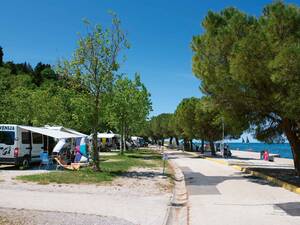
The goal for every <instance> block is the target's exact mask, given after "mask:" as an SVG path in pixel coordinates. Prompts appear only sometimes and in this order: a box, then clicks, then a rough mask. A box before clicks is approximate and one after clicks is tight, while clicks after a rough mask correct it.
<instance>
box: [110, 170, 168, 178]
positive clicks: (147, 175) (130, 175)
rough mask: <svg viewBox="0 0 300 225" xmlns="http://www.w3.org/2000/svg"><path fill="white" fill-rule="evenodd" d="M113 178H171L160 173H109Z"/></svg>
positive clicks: (166, 174)
mask: <svg viewBox="0 0 300 225" xmlns="http://www.w3.org/2000/svg"><path fill="white" fill-rule="evenodd" d="M109 173H110V174H111V175H113V176H117V177H124V178H135V179H153V178H156V177H161V178H164V177H169V178H172V176H171V174H169V173H165V174H163V173H162V171H161V172H159V171H129V172H124V171H112V172H109Z"/></svg>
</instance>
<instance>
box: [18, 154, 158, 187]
mask: <svg viewBox="0 0 300 225" xmlns="http://www.w3.org/2000/svg"><path fill="white" fill-rule="evenodd" d="M160 166H162V160H161V155H160V154H158V153H156V152H153V151H149V150H145V149H144V150H138V151H131V152H129V153H126V154H125V155H118V154H107V155H105V153H104V156H101V162H100V167H101V170H102V171H101V172H94V171H93V170H92V168H90V167H88V168H82V169H80V170H79V171H68V170H64V171H55V172H50V173H41V174H33V175H25V176H18V177H16V179H17V180H21V181H27V182H28V181H29V182H37V183H39V184H49V183H58V184H81V183H86V184H99V183H103V182H110V181H113V180H114V179H115V178H117V177H122V176H126V173H127V172H128V171H129V169H130V168H133V167H141V168H157V167H160ZM127 175H128V174H127Z"/></svg>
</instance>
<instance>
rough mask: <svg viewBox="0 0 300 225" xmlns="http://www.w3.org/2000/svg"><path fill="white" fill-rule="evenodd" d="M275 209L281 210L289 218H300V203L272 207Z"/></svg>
mask: <svg viewBox="0 0 300 225" xmlns="http://www.w3.org/2000/svg"><path fill="white" fill-rule="evenodd" d="M274 208H275V209H278V208H279V209H281V210H283V211H284V212H285V213H286V214H288V215H290V216H300V202H286V203H278V204H275V205H274Z"/></svg>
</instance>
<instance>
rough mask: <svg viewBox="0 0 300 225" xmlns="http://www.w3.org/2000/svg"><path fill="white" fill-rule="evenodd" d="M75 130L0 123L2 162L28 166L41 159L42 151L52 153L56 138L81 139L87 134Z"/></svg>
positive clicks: (0, 154)
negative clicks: (67, 130) (66, 130)
mask: <svg viewBox="0 0 300 225" xmlns="http://www.w3.org/2000/svg"><path fill="white" fill-rule="evenodd" d="M74 132H75V131H74ZM74 132H72V133H71V132H65V131H61V130H56V129H50V128H47V127H30V126H20V125H8V124H0V164H10V165H16V166H19V167H21V168H23V169H25V168H28V167H29V165H30V163H32V162H40V161H41V159H40V154H41V153H42V152H44V151H47V152H48V153H49V154H51V152H52V149H53V147H54V145H55V143H54V142H55V140H56V141H58V140H61V139H65V140H66V139H76V138H80V139H81V138H84V137H85V136H86V135H84V134H81V133H79V132H77V133H76V134H75V133H74Z"/></svg>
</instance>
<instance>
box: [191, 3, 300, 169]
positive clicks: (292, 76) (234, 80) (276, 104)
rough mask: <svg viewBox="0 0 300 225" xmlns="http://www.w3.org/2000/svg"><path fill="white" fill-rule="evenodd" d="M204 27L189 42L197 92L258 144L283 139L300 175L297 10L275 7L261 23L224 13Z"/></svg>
mask: <svg viewBox="0 0 300 225" xmlns="http://www.w3.org/2000/svg"><path fill="white" fill-rule="evenodd" d="M203 27H204V29H205V32H204V33H203V34H202V35H199V36H195V37H194V38H193V42H192V49H193V51H194V56H193V71H194V73H195V75H196V76H197V77H198V78H199V79H201V90H202V91H203V92H204V93H205V94H206V95H208V96H211V98H212V99H213V102H214V104H216V105H217V106H219V107H222V109H223V111H224V112H226V114H227V115H228V117H231V118H234V119H235V120H238V121H243V122H244V123H249V124H250V125H251V127H254V128H255V130H256V134H257V135H256V136H257V138H258V139H260V140H263V141H267V142H272V141H277V140H281V137H282V136H281V135H282V134H283V133H284V134H285V135H286V136H287V138H288V140H289V141H290V143H291V145H292V149H293V153H294V156H295V167H296V168H297V170H298V171H299V172H300V139H299V126H300V123H299V122H300V121H299V116H298V115H299V111H300V108H299V98H298V96H299V94H300V82H299V81H300V80H299V68H300V61H299V59H300V50H299V38H300V10H299V8H298V7H296V6H294V5H290V4H284V3H283V2H282V1H276V2H274V3H272V4H269V5H267V6H266V7H265V8H264V10H263V15H262V16H261V17H260V18H254V17H252V16H248V15H246V14H245V13H242V12H240V11H238V10H237V9H232V8H227V9H224V10H222V11H221V12H220V13H213V12H209V13H208V15H207V16H206V18H205V20H204V21H203ZM296 161H297V162H296Z"/></svg>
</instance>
